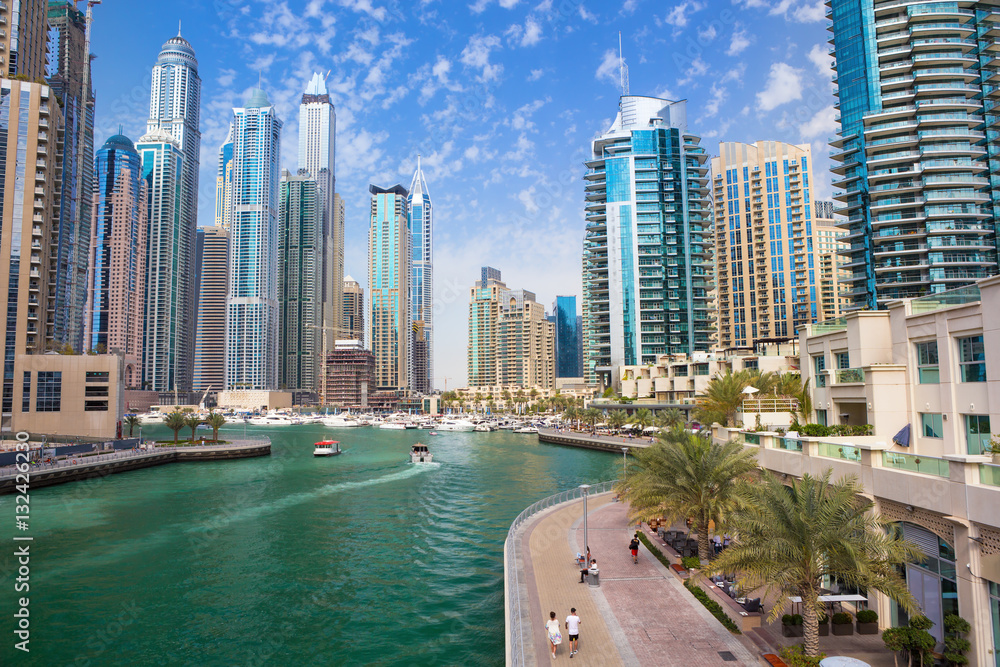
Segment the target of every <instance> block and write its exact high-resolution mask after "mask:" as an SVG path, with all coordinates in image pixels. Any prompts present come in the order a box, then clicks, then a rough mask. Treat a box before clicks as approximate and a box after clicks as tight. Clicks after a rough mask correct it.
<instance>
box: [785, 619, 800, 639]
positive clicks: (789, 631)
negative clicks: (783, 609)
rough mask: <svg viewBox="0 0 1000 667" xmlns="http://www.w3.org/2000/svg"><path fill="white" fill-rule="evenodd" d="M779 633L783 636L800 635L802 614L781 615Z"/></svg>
mask: <svg viewBox="0 0 1000 667" xmlns="http://www.w3.org/2000/svg"><path fill="white" fill-rule="evenodd" d="M781 634H782V635H784V636H785V637H801V636H802V614H785V615H784V616H782V617H781Z"/></svg>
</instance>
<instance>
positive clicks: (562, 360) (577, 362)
mask: <svg viewBox="0 0 1000 667" xmlns="http://www.w3.org/2000/svg"><path fill="white" fill-rule="evenodd" d="M579 319H580V318H579V316H577V314H576V297H575V296H557V297H556V302H555V303H554V304H552V323H553V325H555V353H556V377H557V378H579V377H583V351H582V349H581V336H580V325H579Z"/></svg>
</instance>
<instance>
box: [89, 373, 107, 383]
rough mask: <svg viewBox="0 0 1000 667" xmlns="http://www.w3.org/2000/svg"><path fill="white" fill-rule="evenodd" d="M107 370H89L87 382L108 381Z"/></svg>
mask: <svg viewBox="0 0 1000 667" xmlns="http://www.w3.org/2000/svg"><path fill="white" fill-rule="evenodd" d="M107 381H108V372H107V371H87V382H107Z"/></svg>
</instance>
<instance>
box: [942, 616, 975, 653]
mask: <svg viewBox="0 0 1000 667" xmlns="http://www.w3.org/2000/svg"><path fill="white" fill-rule="evenodd" d="M970 630H972V626H971V625H969V622H968V621H967V620H965V619H964V618H962V617H961V616H958V615H956V614H948V615H947V616H945V617H944V631H945V637H944V659H945V660H947V661H948V662H949V663H950V664H951V665H967V664H969V659H968V658H967V657H966V655H965V654H966V653H967V652H968V651H969V649H970V648H972V644H971V643H969V640H968V639H966V638H965V637H964V636H963V635H965V634H967V633H968V632H969V631H970Z"/></svg>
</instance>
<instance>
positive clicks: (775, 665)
mask: <svg viewBox="0 0 1000 667" xmlns="http://www.w3.org/2000/svg"><path fill="white" fill-rule="evenodd" d="M760 664H761V665H764V666H767V665H770V667H788V663H786V662H785V661H784V660H782V659H781V658H779V657H778V656H776V655H775V654H774V653H762V654H761V656H760Z"/></svg>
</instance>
